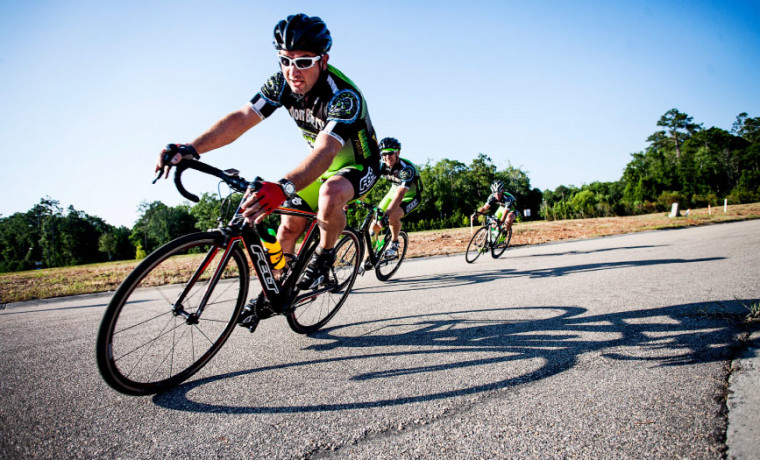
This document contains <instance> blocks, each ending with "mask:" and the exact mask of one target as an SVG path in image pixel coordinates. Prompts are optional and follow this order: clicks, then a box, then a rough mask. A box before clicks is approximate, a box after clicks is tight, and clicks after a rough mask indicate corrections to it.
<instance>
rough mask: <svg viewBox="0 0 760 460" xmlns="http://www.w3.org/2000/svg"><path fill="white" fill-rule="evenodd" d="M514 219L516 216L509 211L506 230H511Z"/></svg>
mask: <svg viewBox="0 0 760 460" xmlns="http://www.w3.org/2000/svg"><path fill="white" fill-rule="evenodd" d="M516 217H517V214H515V212H514V211H509V214H508V215H507V230H509V229H510V228H512V223H513V222H514V221H515V218H516Z"/></svg>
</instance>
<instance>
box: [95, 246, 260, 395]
mask: <svg viewBox="0 0 760 460" xmlns="http://www.w3.org/2000/svg"><path fill="white" fill-rule="evenodd" d="M247 293H248V263H247V261H246V258H245V255H244V254H243V251H242V249H241V248H240V246H238V245H232V246H230V247H225V246H224V238H223V237H222V235H221V234H220V233H216V232H206V233H194V234H191V235H187V236H184V237H181V238H178V239H176V240H174V241H171V242H169V243H167V244H165V245H164V246H161V247H160V248H158V249H157V250H156V251H154V252H153V253H152V254H150V255H149V256H148V257H147V258H146V259H145V260H144V261H143V262H141V263H140V264H139V265H138V266H137V267H136V268H135V269H134V270H133V271H132V273H130V274H129V276H127V278H126V279H125V280H124V282H122V284H121V286H119V288H118V289H117V290H116V293H115V294H114V296H113V297H112V298H111V301H110V303H109V304H108V307H107V308H106V312H105V315H104V316H103V320H102V322H101V325H100V330H99V332H98V338H97V349H96V358H97V363H98V368H99V369H100V373H101V375H102V376H103V379H104V380H105V381H106V383H108V384H109V385H110V386H111V387H113V388H114V389H115V390H117V391H119V392H121V393H125V394H129V395H146V394H152V393H158V392H160V391H163V390H166V389H169V388H172V387H174V386H176V385H178V384H180V383H181V382H182V381H184V380H185V379H187V378H188V377H190V376H191V375H193V374H194V373H196V372H197V371H198V370H200V369H201V368H202V367H203V366H204V365H205V364H206V363H207V362H208V361H209V360H210V359H211V358H212V357H213V356H214V355H215V354H216V352H217V351H218V350H219V349H220V348H221V347H222V345H224V342H225V341H226V340H227V338H228V337H229V336H230V334H231V333H232V331H233V329H234V327H235V321H236V319H237V317H238V315H239V313H240V310H241V308H242V307H243V303H244V302H245V299H246V296H247Z"/></svg>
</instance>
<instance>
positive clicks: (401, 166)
mask: <svg viewBox="0 0 760 460" xmlns="http://www.w3.org/2000/svg"><path fill="white" fill-rule="evenodd" d="M380 176H381V177H382V178H383V179H385V180H388V181H390V182H391V183H392V184H393V186H394V187H405V188H408V189H409V190H410V191H415V192H419V193H421V192H422V180H421V179H420V171H419V169H417V165H415V164H414V163H412V162H411V161H409V160H406V159H404V158H399V159H398V162H397V163H396V165H395V166H393V168H389V167H388V165H386V164H385V163H381V164H380ZM412 189H414V190H412Z"/></svg>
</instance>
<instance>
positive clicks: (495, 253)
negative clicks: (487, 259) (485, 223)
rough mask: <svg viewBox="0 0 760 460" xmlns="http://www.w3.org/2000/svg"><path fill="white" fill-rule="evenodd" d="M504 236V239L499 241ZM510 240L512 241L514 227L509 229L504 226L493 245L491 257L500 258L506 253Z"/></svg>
mask: <svg viewBox="0 0 760 460" xmlns="http://www.w3.org/2000/svg"><path fill="white" fill-rule="evenodd" d="M502 236H504V241H503V242H501V243H499V241H501V238H502ZM510 241H512V229H511V228H510V229H509V230H507V229H505V228H502V229H501V230H500V231H499V236H498V237H497V239H496V241H495V242H494V243H493V245H492V246H491V257H493V258H494V259H498V258H499V257H500V256H501V255H502V254H504V251H506V250H507V247H508V246H509V242H510Z"/></svg>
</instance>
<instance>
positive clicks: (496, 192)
mask: <svg viewBox="0 0 760 460" xmlns="http://www.w3.org/2000/svg"><path fill="white" fill-rule="evenodd" d="M516 202H517V200H516V199H515V197H514V196H512V194H510V193H509V192H505V191H504V183H503V182H502V181H500V180H496V181H494V182H493V183H492V184H491V194H490V195H488V198H487V199H486V203H485V204H484V205H483V206H481V207H480V209H478V212H479V213H481V214H482V213H484V212H486V211H488V210H489V209H491V207H492V206H493V205H496V204H498V205H499V208H498V209H497V210H496V213H494V215H495V216H496V218H497V219H499V225H504V222H505V221H506V224H507V230H509V229H510V228H512V223H513V222H514V221H515V218H516V217H517V214H516V212H515V203H516ZM475 217H477V213H476V214H473V215H472V216H471V218H473V219H474V218H475Z"/></svg>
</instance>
